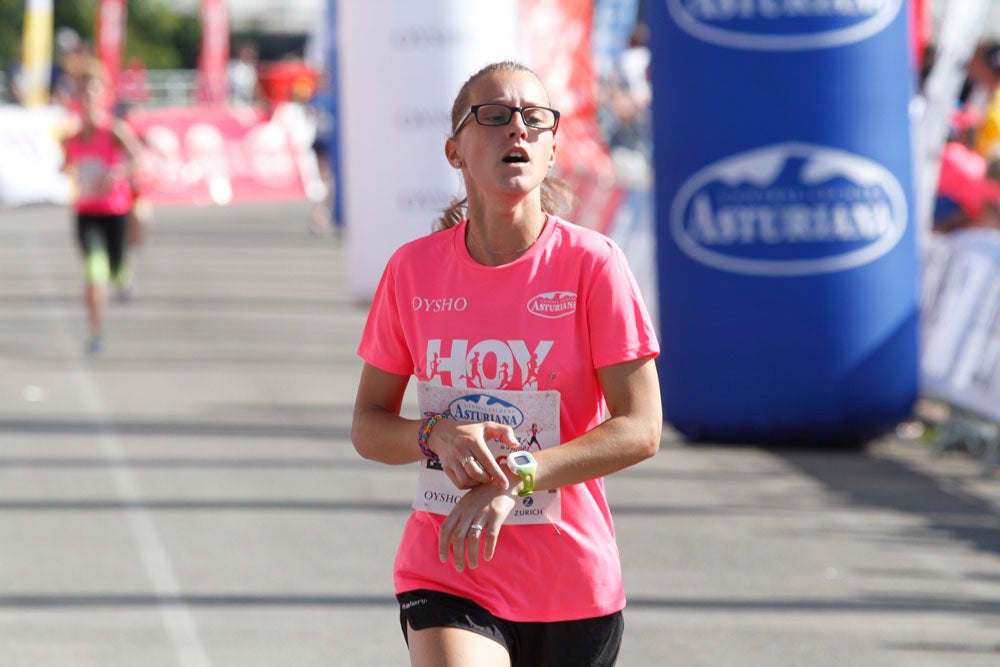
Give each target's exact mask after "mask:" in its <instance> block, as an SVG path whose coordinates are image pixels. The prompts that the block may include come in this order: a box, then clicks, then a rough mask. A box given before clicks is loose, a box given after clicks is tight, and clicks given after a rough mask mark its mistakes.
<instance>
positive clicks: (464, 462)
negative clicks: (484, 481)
mask: <svg viewBox="0 0 1000 667" xmlns="http://www.w3.org/2000/svg"><path fill="white" fill-rule="evenodd" d="M475 460H476V457H475V456H466V457H465V458H464V459H462V467H463V468H464V467H465V466H467V465H468V464H470V463H472V462H473V461H475Z"/></svg>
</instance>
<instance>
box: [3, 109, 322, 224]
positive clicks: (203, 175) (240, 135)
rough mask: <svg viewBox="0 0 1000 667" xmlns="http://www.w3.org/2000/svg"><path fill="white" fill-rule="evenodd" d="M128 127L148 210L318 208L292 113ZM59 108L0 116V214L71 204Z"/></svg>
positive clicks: (214, 115) (306, 131)
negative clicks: (261, 205)
mask: <svg viewBox="0 0 1000 667" xmlns="http://www.w3.org/2000/svg"><path fill="white" fill-rule="evenodd" d="M128 121H129V123H130V124H131V125H132V127H133V128H134V129H135V130H136V132H137V133H138V134H139V136H140V137H141V138H142V140H143V142H144V144H145V150H144V152H143V160H142V168H141V169H140V176H139V181H140V186H141V190H142V192H143V194H144V195H145V196H146V197H148V199H149V200H150V201H151V202H152V203H153V204H158V205H170V204H228V203H231V202H252V201H269V200H294V199H302V198H305V197H310V198H316V197H317V195H318V193H319V191H321V190H322V189H323V187H324V186H323V185H322V181H321V180H320V178H319V172H318V165H317V162H316V158H315V156H314V154H313V153H312V152H311V148H310V145H311V141H312V137H313V136H314V132H315V127H314V126H313V125H312V122H311V120H310V119H309V117H308V115H307V114H306V113H305V112H304V110H303V109H302V108H301V106H300V105H293V104H286V105H279V106H278V107H277V108H276V109H275V110H274V112H273V113H272V114H265V113H263V112H261V111H259V110H256V109H251V108H231V107H224V106H214V107H209V106H201V107H196V106H191V107H173V108H162V109H148V110H137V111H134V112H132V113H130V114H129V116H128ZM69 126H70V119H69V117H68V115H67V113H66V112H65V111H64V110H63V109H61V108H59V107H34V108H31V109H25V108H23V107H19V106H14V105H10V106H0V206H21V205H25V204H38V203H53V204H69V203H70V201H71V198H72V194H71V193H72V184H71V182H70V180H69V179H68V178H67V177H66V176H65V175H64V174H63V173H62V172H61V168H62V163H63V155H62V149H61V146H60V141H61V139H62V137H63V136H64V135H65V133H66V130H67V128H68V127H69Z"/></svg>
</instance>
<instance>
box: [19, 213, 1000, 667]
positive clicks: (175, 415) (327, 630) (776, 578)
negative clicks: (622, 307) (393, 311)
mask: <svg viewBox="0 0 1000 667" xmlns="http://www.w3.org/2000/svg"><path fill="white" fill-rule="evenodd" d="M306 217H307V211H306V207H305V206H304V205H302V204H298V203H296V204H282V205H266V206H252V207H247V206H240V207H230V208H222V209H220V208H191V209H164V210H161V211H159V212H158V215H157V223H156V225H155V226H154V228H153V230H152V233H151V236H150V238H149V241H148V243H147V244H146V246H145V247H144V248H142V249H141V251H140V252H139V253H137V255H136V257H135V260H136V261H135V264H136V270H137V275H138V291H137V296H136V299H135V300H134V301H133V302H131V303H127V304H121V303H112V304H111V306H110V310H109V317H108V324H107V349H106V351H105V353H104V354H103V355H102V356H100V357H98V358H91V357H88V356H87V355H86V354H85V352H84V342H85V335H84V321H83V310H82V306H81V305H80V303H79V293H80V284H79V275H80V270H79V263H78V259H77V256H76V250H75V248H74V246H73V245H72V238H71V235H70V215H69V212H68V211H66V210H65V209H62V208H56V207H48V206H41V207H30V208H24V209H15V210H0V665H2V666H3V667H67V666H72V667H136V666H137V665H138V666H142V667H159V666H164V667H166V666H170V667H256V666H268V667H271V666H274V665H282V666H287V667H314V666H317V667H318V666H319V665H326V666H331V665H332V666H337V667H340V666H351V665H358V666H364V667H382V666H389V665H403V664H406V662H407V660H406V652H405V646H404V643H403V640H402V638H401V635H400V633H399V628H398V623H397V611H396V607H395V604H394V600H393V598H392V589H391V566H392V558H393V552H394V549H395V545H396V542H397V539H398V536H399V532H400V529H401V527H402V524H403V522H404V520H405V518H406V516H407V514H408V505H409V500H410V493H411V491H412V489H413V487H414V482H415V475H414V471H413V470H412V469H410V468H408V467H405V468H390V467H384V466H379V465H376V464H371V463H368V462H365V461H363V460H361V459H360V458H359V457H358V456H357V455H356V454H355V452H354V450H353V448H352V447H351V444H350V441H349V424H350V414H351V406H352V401H353V393H354V388H355V384H356V381H357V377H358V372H359V362H358V360H357V358H356V357H355V355H354V349H355V347H356V344H357V340H358V337H359V335H360V330H361V326H362V324H363V322H364V318H365V308H364V307H363V306H362V305H359V304H356V303H353V302H352V301H351V300H350V298H349V296H348V292H347V288H346V284H345V262H344V253H345V248H344V244H343V243H342V242H341V241H340V240H339V239H337V238H335V237H332V236H315V235H312V234H310V233H309V231H308V228H307V225H306ZM408 406H409V407H412V403H411V402H410V403H408ZM804 444H806V443H804ZM978 473H979V467H978V465H977V463H976V462H975V461H973V460H971V459H970V458H969V457H967V456H964V455H961V454H955V455H951V456H949V457H947V458H944V459H931V458H930V457H929V456H928V448H927V446H926V444H923V443H919V442H911V441H901V440H898V439H895V438H891V437H887V438H886V439H884V440H882V441H879V442H876V443H872V445H871V446H870V447H869V448H867V449H865V450H864V451H844V452H837V451H817V450H812V449H810V448H808V447H805V446H803V447H802V448H801V449H798V448H785V449H781V450H778V449H765V448H757V447H739V446H714V445H706V444H701V445H690V444H685V443H683V442H681V441H680V440H678V439H677V438H676V437H675V435H674V434H673V433H672V432H670V431H669V430H668V431H667V432H666V434H665V436H664V442H663V446H662V448H661V453H660V455H659V456H657V457H656V458H655V459H653V460H651V461H648V462H646V463H644V464H643V465H641V466H638V467H636V468H634V469H632V470H629V471H626V472H623V473H620V474H619V475H616V476H614V477H612V478H610V479H609V480H608V489H609V496H610V498H611V502H612V506H613V510H614V512H615V515H616V518H617V526H618V531H619V542H620V547H621V551H622V556H623V560H624V563H625V567H626V586H627V592H628V595H629V600H630V603H629V608H628V610H627V612H626V624H627V630H626V638H625V643H624V646H623V649H622V655H621V659H620V661H619V664H620V665H623V666H624V667H645V666H649V667H658V666H661V665H680V666H684V667H690V666H701V665H704V666H709V667H718V666H729V665H732V666H740V667H742V666H747V667H757V666H764V665H767V666H768V667H773V666H785V665H808V666H810V667H822V666H831V667H833V666H837V667H840V666H843V665H851V666H852V667H866V666H871V667H895V666H900V667H902V666H906V667H921V666H928V667H930V666H934V667H938V666H947V667H953V666H963V667H978V666H983V667H985V666H994V667H995V666H996V665H1000V512H998V508H1000V475H996V476H994V478H992V479H981V478H980V477H979V475H978Z"/></svg>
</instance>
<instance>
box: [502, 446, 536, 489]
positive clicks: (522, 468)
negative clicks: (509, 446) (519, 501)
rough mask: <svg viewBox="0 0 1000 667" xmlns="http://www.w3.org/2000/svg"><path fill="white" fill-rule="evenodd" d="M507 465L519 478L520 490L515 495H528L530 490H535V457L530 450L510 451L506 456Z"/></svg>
mask: <svg viewBox="0 0 1000 667" xmlns="http://www.w3.org/2000/svg"><path fill="white" fill-rule="evenodd" d="M507 467H508V468H510V471H511V472H512V473H514V474H515V475H517V476H518V477H520V478H521V490H520V491H518V492H517V495H519V496H521V497H522V498H523V497H524V496H530V495H531V492H532V491H534V490H535V470H537V469H538V463H537V462H536V461H535V457H534V456H532V455H531V453H530V452H511V454H510V456H508V457H507Z"/></svg>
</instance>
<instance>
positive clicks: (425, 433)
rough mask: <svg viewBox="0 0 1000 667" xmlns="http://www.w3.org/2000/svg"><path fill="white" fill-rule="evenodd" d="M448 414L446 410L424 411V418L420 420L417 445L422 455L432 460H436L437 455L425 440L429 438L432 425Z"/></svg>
mask: <svg viewBox="0 0 1000 667" xmlns="http://www.w3.org/2000/svg"><path fill="white" fill-rule="evenodd" d="M447 416H448V413H447V412H444V413H442V412H425V413H424V420H423V421H422V422H420V430H419V431H417V446H418V447H420V451H421V452H423V453H424V456H426V457H427V458H429V459H430V460H432V461H438V460H440V459H438V455H437V454H435V453H434V452H433V451H431V449H430V448H429V447H428V446H427V441H428V440H430V438H431V431H433V430H434V425H435V424H437V423H438V422H439V421H441V420H442V419H444V418H445V417H447Z"/></svg>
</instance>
